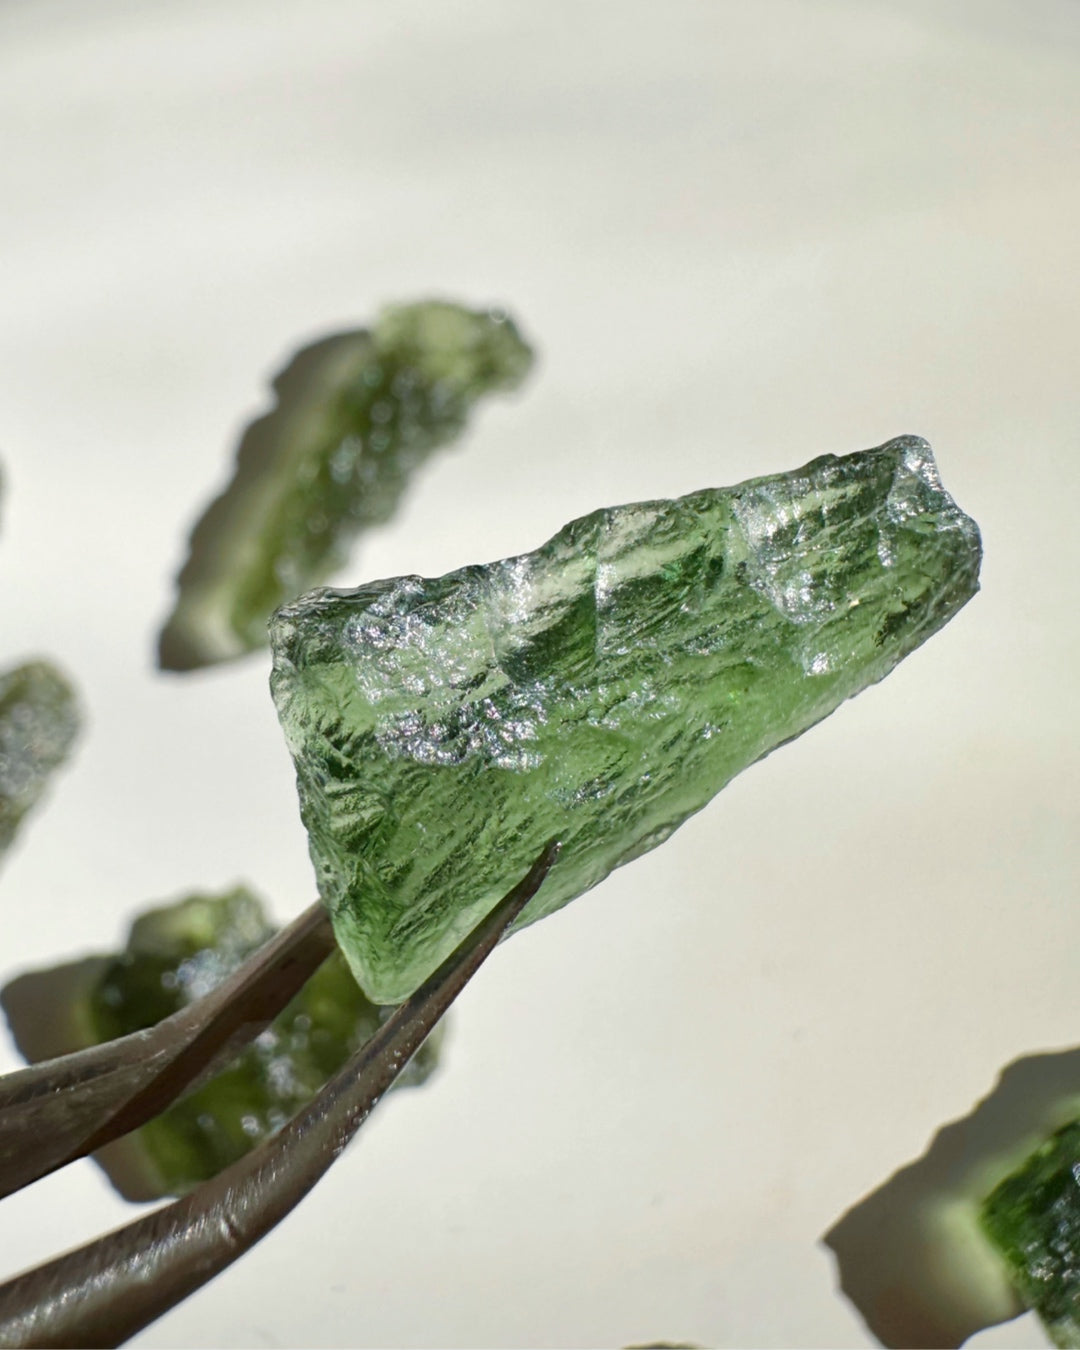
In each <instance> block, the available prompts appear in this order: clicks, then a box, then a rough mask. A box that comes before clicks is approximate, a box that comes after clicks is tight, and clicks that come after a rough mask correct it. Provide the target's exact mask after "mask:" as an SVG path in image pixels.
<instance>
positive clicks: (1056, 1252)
mask: <svg viewBox="0 0 1080 1350" xmlns="http://www.w3.org/2000/svg"><path fill="white" fill-rule="evenodd" d="M981 1218H982V1225H983V1229H984V1230H985V1232H986V1233H987V1235H988V1236H989V1238H990V1239H991V1241H992V1242H993V1243H994V1244H995V1246H996V1247H997V1248H998V1250H999V1251H1000V1252H1001V1254H1002V1255H1003V1256H1004V1258H1005V1261H1006V1263H1007V1265H1008V1268H1009V1274H1010V1276H1011V1277H1012V1282H1013V1284H1014V1285H1015V1286H1016V1289H1017V1291H1018V1292H1019V1294H1020V1296H1021V1297H1022V1298H1023V1300H1024V1302H1025V1303H1027V1304H1028V1306H1029V1307H1031V1308H1034V1309H1035V1311H1036V1312H1037V1313H1038V1314H1039V1317H1040V1318H1041V1319H1042V1321H1043V1323H1044V1325H1045V1326H1046V1329H1047V1331H1048V1332H1049V1333H1050V1336H1051V1337H1052V1339H1053V1341H1054V1344H1055V1345H1061V1346H1069V1347H1076V1346H1080V1121H1074V1122H1073V1123H1072V1124H1071V1125H1066V1126H1065V1127H1064V1128H1063V1129H1060V1130H1058V1131H1056V1133H1054V1134H1053V1135H1052V1136H1051V1137H1050V1138H1049V1139H1048V1140H1047V1141H1046V1142H1045V1143H1044V1144H1042V1145H1041V1146H1040V1147H1039V1148H1038V1149H1036V1150H1035V1152H1034V1153H1032V1154H1031V1155H1030V1156H1029V1157H1028V1158H1027V1160H1026V1161H1025V1162H1024V1163H1023V1164H1022V1166H1020V1167H1019V1168H1017V1170H1016V1171H1015V1172H1013V1173H1012V1174H1011V1175H1010V1176H1008V1177H1006V1178H1005V1179H1004V1180H1003V1181H1001V1182H999V1184H998V1185H997V1186H996V1187H995V1188H994V1190H993V1191H992V1192H991V1194H990V1195H989V1196H988V1197H987V1199H986V1200H985V1201H984V1202H983V1206H982V1214H981Z"/></svg>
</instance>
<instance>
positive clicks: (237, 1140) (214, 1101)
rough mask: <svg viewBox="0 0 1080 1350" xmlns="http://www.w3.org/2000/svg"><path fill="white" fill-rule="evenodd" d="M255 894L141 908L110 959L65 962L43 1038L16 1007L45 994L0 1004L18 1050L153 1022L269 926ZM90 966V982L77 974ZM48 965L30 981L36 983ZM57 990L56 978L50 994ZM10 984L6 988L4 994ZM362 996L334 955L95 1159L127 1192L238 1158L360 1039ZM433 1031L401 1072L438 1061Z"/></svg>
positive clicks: (207, 1172) (412, 1074)
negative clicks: (228, 1056) (198, 1077)
mask: <svg viewBox="0 0 1080 1350" xmlns="http://www.w3.org/2000/svg"><path fill="white" fill-rule="evenodd" d="M274 931H275V930H274V927H273V925H272V924H271V923H270V922H269V921H268V919H267V917H266V914H265V912H264V910H263V907H262V905H261V903H260V902H259V900H258V899H257V898H256V897H255V896H254V895H253V894H252V893H251V892H250V891H248V890H247V889H246V888H244V887H238V888H237V889H235V890H233V891H230V892H227V893H225V894H223V895H217V896H214V895H193V896H190V897H188V898H186V899H184V900H181V901H178V902H176V903H174V904H171V905H166V906H164V907H162V908H159V909H152V910H149V911H147V912H146V913H144V914H142V915H140V917H139V918H138V919H136V921H135V923H134V924H133V925H132V928H131V932H130V934H129V937H128V941H127V945H126V947H125V949H124V950H123V951H122V952H121V953H119V954H118V955H116V956H114V957H112V958H107V959H105V960H103V961H101V960H99V961H96V962H94V963H93V964H92V965H90V966H89V967H88V966H87V963H86V962H83V963H79V964H78V965H76V966H74V967H70V968H64V967H61V968H60V973H63V972H64V971H65V970H71V971H73V972H74V980H73V982H72V983H71V984H70V985H68V986H67V988H69V989H70V997H72V1000H73V1006H71V1007H70V1008H69V1009H68V1010H67V1012H66V1013H64V1012H62V1011H61V1010H58V1009H55V1008H54V1009H53V1011H52V1012H51V1013H50V1017H51V1018H52V1019H53V1022H54V1034H57V1033H58V1034H59V1035H61V1036H62V1037H63V1038H64V1044H63V1045H62V1046H59V1045H58V1044H57V1043H50V1044H48V1045H46V1044H44V1043H43V1042H42V1041H41V1040H40V1037H41V1029H40V1028H39V1027H37V1026H35V1027H33V1028H32V1029H29V1031H24V1030H23V1029H22V1028H21V1027H19V1026H15V1025H14V1024H15V1022H16V1021H18V1020H19V1018H18V1017H17V1016H15V1015H13V1006H15V1005H24V1006H25V1005H26V1004H27V1003H28V1002H29V1005H30V1011H29V1012H28V1013H26V1014H24V1017H29V1016H32V1015H33V1010H34V1008H35V1007H40V1006H41V1005H42V1004H43V1003H44V1002H45V998H44V997H43V994H44V991H42V992H40V993H38V995H37V997H36V998H35V997H33V991H30V994H29V996H28V995H27V994H26V993H24V994H23V995H22V997H21V998H17V999H13V998H12V993H11V991H5V1005H6V1006H7V1009H8V1015H9V1018H10V1019H11V1020H12V1023H13V1029H14V1031H15V1034H16V1038H17V1040H18V1041H19V1044H20V1048H24V1049H26V1048H29V1047H26V1046H24V1041H25V1040H27V1038H28V1037H29V1039H31V1040H32V1041H33V1042H34V1049H35V1051H36V1053H34V1054H32V1055H31V1058H34V1059H37V1058H42V1057H46V1056H51V1055H54V1054H58V1053H63V1052H67V1051H70V1050H74V1049H81V1048H83V1047H84V1046H87V1045H97V1044H100V1043H101V1042H102V1041H107V1040H112V1039H113V1038H115V1037H117V1036H124V1035H127V1034H128V1033H129V1032H133V1031H139V1030H141V1029H142V1028H144V1027H150V1026H153V1025H154V1024H155V1023H156V1022H159V1021H160V1020H161V1019H162V1018H163V1017H167V1016H169V1015H170V1014H171V1013H174V1012H176V1011H178V1010H179V1009H180V1008H182V1007H184V1006H185V1005H186V1004H188V1003H190V1002H191V1001H192V1000H194V999H196V998H199V997H201V996H202V995H203V994H205V993H208V992H209V991H210V990H211V989H212V988H213V987H214V986H215V985H217V984H218V983H220V981H221V980H223V979H224V978H225V977H226V976H227V975H228V974H229V973H230V972H231V971H233V970H234V969H235V968H236V967H237V966H238V965H239V964H240V963H241V962H242V961H243V960H244V958H245V957H246V956H248V955H249V954H250V953H251V952H252V951H254V950H255V948H256V947H258V946H260V945H261V944H262V943H263V942H265V941H266V940H267V939H268V938H269V937H270V936H272V934H273V932H274ZM87 970H88V972H89V978H87V974H86V973H85V972H86V971H87ZM51 975H53V972H45V973H43V974H39V975H37V976H34V977H23V981H24V982H25V981H26V979H27V978H33V979H35V980H37V981H38V983H39V984H40V982H41V981H42V980H45V979H48V978H49V977H50V976H51ZM64 987H65V986H64V984H63V982H60V983H58V984H56V985H54V986H53V989H52V997H53V1002H54V1003H55V1001H56V995H57V993H58V992H59V991H60V990H61V989H63V988H64ZM13 989H14V987H12V990H13ZM389 1011H390V1010H389V1009H385V1008H380V1007H376V1006H375V1005H374V1004H372V1003H371V1002H369V1001H368V999H366V998H365V997H364V995H363V993H362V992H361V990H360V989H359V987H358V986H357V983H356V981H355V980H354V979H353V977H352V975H351V974H350V972H349V968H348V966H347V965H346V964H345V961H344V960H343V958H342V957H341V956H340V955H339V954H338V953H336V952H335V953H334V954H333V955H331V956H330V957H329V958H328V959H327V960H326V961H325V962H324V963H323V964H322V966H320V967H319V969H318V970H317V971H316V973H315V974H314V975H313V976H312V977H311V979H310V980H308V982H307V984H305V985H304V987H303V989H302V990H301V991H300V993H299V994H297V996H296V997H295V998H294V999H293V1000H292V1002H291V1003H289V1004H288V1006H287V1007H286V1008H285V1010H284V1011H283V1012H282V1013H281V1014H280V1015H279V1016H278V1017H277V1018H276V1019H275V1020H274V1021H273V1022H272V1023H271V1024H270V1026H269V1027H268V1028H267V1029H266V1030H265V1031H264V1032H263V1033H262V1034H261V1035H260V1036H259V1037H258V1038H257V1039H256V1040H255V1041H254V1042H252V1044H251V1045H249V1046H248V1047H247V1048H246V1049H245V1050H243V1051H242V1052H241V1054H240V1055H239V1056H238V1057H237V1058H236V1059H235V1060H234V1061H233V1063H232V1064H230V1065H229V1066H228V1068H226V1069H224V1070H223V1071H222V1072H221V1073H219V1074H217V1075H216V1076H215V1077H214V1078H213V1079H212V1080H211V1081H209V1082H208V1083H206V1084H204V1085H203V1086H202V1087H198V1088H196V1089H195V1090H194V1091H193V1092H190V1093H188V1094H187V1095H186V1096H184V1097H183V1098H181V1099H180V1101H178V1102H176V1103H175V1104H174V1105H173V1106H171V1107H170V1108H169V1109H168V1110H167V1111H165V1112H164V1113H163V1114H162V1115H160V1116H158V1117H157V1118H156V1119H154V1120H152V1121H150V1122H149V1123H148V1124H146V1125H144V1126H143V1127H142V1128H141V1129H139V1130H137V1131H135V1132H134V1133H133V1134H131V1135H129V1136H127V1137H126V1138H125V1139H124V1140H121V1141H118V1143H117V1144H114V1145H110V1146H109V1148H108V1149H106V1150H104V1151H103V1156H102V1157H101V1159H100V1161H101V1162H102V1163H103V1164H104V1165H105V1167H106V1170H107V1171H108V1172H109V1174H110V1176H111V1177H112V1179H113V1181H114V1183H115V1184H116V1185H117V1186H118V1188H119V1189H120V1190H121V1191H122V1192H123V1193H124V1194H126V1195H128V1196H129V1197H130V1198H132V1199H140V1200H146V1199H154V1198H157V1197H159V1196H162V1195H181V1194H183V1193H184V1192H186V1191H189V1190H191V1188H192V1187H194V1186H197V1185H198V1184H199V1183H200V1182H201V1181H205V1180H206V1179H207V1178H209V1177H212V1176H215V1175H216V1174H217V1173H218V1172H220V1171H221V1170H222V1169H223V1168H224V1167H227V1166H229V1164H230V1163H233V1162H235V1161H236V1160H237V1159H238V1158H241V1157H243V1155H244V1154H245V1153H247V1152H248V1151H249V1150H250V1149H252V1148H254V1147H255V1145H256V1144H258V1143H259V1142H260V1141H261V1140H262V1139H264V1138H266V1137H267V1136H268V1135H270V1134H272V1133H274V1132H275V1131H276V1130H278V1129H280V1127H281V1126H282V1125H284V1124H285V1122H286V1121H287V1120H289V1119H291V1118H292V1116H294V1115H295V1114H296V1112H297V1111H299V1110H300V1109H301V1107H303V1106H304V1105H305V1104H306V1103H307V1102H308V1101H310V1100H311V1098H312V1097H313V1096H314V1095H315V1094H316V1093H317V1092H318V1091H319V1089H320V1088H321V1087H323V1085H324V1084H325V1083H326V1081H327V1080H328V1079H329V1078H330V1077H331V1076H332V1075H333V1074H334V1073H336V1072H337V1070H338V1069H340V1068H341V1066H342V1065H343V1064H344V1063H345V1061H346V1060H347V1059H348V1058H349V1056H350V1055H351V1054H352V1053H353V1052H354V1051H355V1050H357V1049H359V1047H360V1046H361V1045H363V1043H364V1042H365V1041H367V1040H368V1039H369V1038H370V1037H371V1036H372V1035H373V1034H374V1032H375V1031H377V1030H378V1028H379V1026H380V1025H381V1023H382V1022H383V1021H384V1020H385V1018H386V1016H387V1015H388V1013H389ZM440 1039H441V1031H438V1030H437V1031H436V1033H435V1034H434V1035H433V1036H431V1037H430V1038H429V1039H428V1040H427V1041H426V1042H425V1044H424V1045H423V1046H422V1047H421V1049H420V1050H419V1051H418V1052H417V1054H416V1055H415V1056H414V1058H413V1059H412V1061H411V1062H410V1064H409V1065H408V1066H407V1067H406V1069H405V1070H404V1072H403V1073H402V1074H401V1076H400V1077H399V1078H398V1080H397V1085H398V1086H410V1085H418V1084H420V1083H423V1082H425V1081H426V1079H427V1078H428V1077H429V1075H430V1074H431V1072H432V1070H433V1068H434V1067H435V1064H436V1062H437V1059H438V1051H439V1043H440Z"/></svg>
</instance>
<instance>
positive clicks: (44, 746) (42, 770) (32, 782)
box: [0, 661, 79, 853]
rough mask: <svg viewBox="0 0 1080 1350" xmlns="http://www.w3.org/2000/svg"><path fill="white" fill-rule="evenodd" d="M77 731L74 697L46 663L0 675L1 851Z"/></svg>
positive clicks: (31, 664)
mask: <svg viewBox="0 0 1080 1350" xmlns="http://www.w3.org/2000/svg"><path fill="white" fill-rule="evenodd" d="M78 729H79V713H78V707H77V704H76V701H75V693H74V691H73V690H72V688H71V685H70V684H68V682H67V680H66V679H65V678H64V676H63V675H61V674H60V672H59V671H58V670H57V669H56V668H55V667H54V666H52V665H50V664H49V663H48V662H47V661H28V662H27V663H26V664H25V665H21V666H16V667H15V668H14V669H13V670H8V671H4V672H2V673H0V853H3V852H4V850H5V849H6V848H7V847H8V845H9V844H10V843H11V841H12V839H13V838H14V836H15V831H16V830H17V829H18V827H19V823H20V821H21V820H22V818H23V816H25V815H26V813H27V812H28V811H29V810H31V808H32V807H33V806H34V805H35V803H36V802H37V800H38V798H39V797H40V796H41V794H42V793H43V792H44V791H45V788H46V786H47V785H48V782H49V779H50V777H51V776H52V774H53V771H54V770H55V769H57V768H59V767H60V765H61V764H62V763H63V762H64V760H65V759H67V756H68V752H69V750H70V749H71V746H72V743H73V741H74V740H75V735H76V733H77V731H78Z"/></svg>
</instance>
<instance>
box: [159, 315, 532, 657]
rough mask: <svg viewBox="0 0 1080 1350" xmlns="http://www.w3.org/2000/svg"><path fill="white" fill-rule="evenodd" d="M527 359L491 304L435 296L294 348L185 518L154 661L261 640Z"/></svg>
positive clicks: (524, 347) (221, 653)
mask: <svg viewBox="0 0 1080 1350" xmlns="http://www.w3.org/2000/svg"><path fill="white" fill-rule="evenodd" d="M531 364H532V352H531V350H530V348H529V346H528V344H527V343H526V342H525V340H524V339H523V338H522V336H521V334H520V332H519V331H518V329H517V327H516V325H515V324H514V322H513V320H512V319H510V318H509V317H508V316H507V315H506V314H505V313H503V312H502V311H501V310H491V309H484V310H471V309H467V308H465V307H464V306H462V305H456V304H451V303H449V302H446V301H435V300H433V301H427V302H425V303H421V304H412V305H401V306H396V307H393V308H388V309H386V310H384V311H383V312H382V314H380V316H379V317H378V319H377V320H376V322H375V324H374V325H373V326H372V327H371V329H370V330H368V329H358V330H355V331H351V332H347V333H339V334H336V335H334V336H333V337H329V338H325V339H323V340H322V341H320V342H316V343H314V344H312V345H311V346H309V347H306V348H304V349H303V350H302V351H301V352H299V353H298V354H297V355H296V357H295V358H294V359H293V361H292V362H291V363H290V365H289V366H288V367H287V369H285V370H284V371H283V372H282V373H281V374H280V375H279V376H278V377H277V378H276V379H275V381H274V391H275V393H276V395H277V406H276V407H275V408H274V409H273V411H271V412H270V413H269V414H267V416H265V417H262V418H260V419H259V420H258V421H256V422H254V423H252V424H251V426H250V427H249V428H248V429H247V431H246V433H245V434H244V437H243V439H242V441H241V443H240V448H239V451H238V453H237V460H236V471H235V473H234V475H233V479H232V481H231V483H230V484H229V486H228V488H227V489H226V490H225V492H224V493H223V494H222V495H221V496H220V497H219V498H218V499H217V500H216V501H215V502H213V503H212V504H211V506H210V507H209V508H208V510H207V511H206V513H205V514H204V515H203V517H202V519H201V520H200V521H199V523H198V525H197V526H196V527H195V531H194V533H193V534H192V537H191V551H190V556H189V558H188V561H187V563H186V564H185V566H184V569H183V571H182V572H181V573H180V577H179V582H178V585H179V594H178V596H177V600H176V606H175V608H174V610H173V613H172V614H171V616H170V617H169V619H168V622H167V623H166V625H165V627H164V629H163V631H162V633H161V637H160V641H159V660H160V664H161V666H162V667H163V668H164V669H166V670H188V669H193V668H195V667H198V666H206V665H210V664H212V663H214V662H218V661H227V660H230V659H231V658H234V657H237V656H241V655H243V653H244V652H247V651H251V650H253V649H255V648H258V647H265V646H266V640H267V638H266V621H267V619H268V618H269V617H270V614H271V613H272V612H273V610H274V609H276V608H277V606H278V605H281V604H283V603H284V602H285V601H287V600H291V599H293V598H294V597H295V596H297V595H299V594H300V593H301V591H304V590H307V589H308V588H310V587H311V586H315V585H318V584H319V583H320V582H322V581H325V580H326V578H327V577H328V576H329V575H330V573H331V572H332V571H333V570H334V569H335V568H336V567H339V566H341V564H342V563H343V562H344V561H345V559H346V558H347V556H348V551H349V549H350V547H351V545H352V543H353V541H354V540H355V538H356V537H357V535H359V534H361V533H362V532H363V531H365V530H367V529H370V528H371V527H372V526H375V525H380V524H382V523H384V522H385V521H387V520H389V519H390V517H391V516H392V515H393V514H394V511H395V510H396V509H397V506H398V502H399V501H400V499H401V497H402V495H403V494H404V492H405V489H406V487H407V486H408V483H409V481H410V479H411V477H412V475H413V474H414V472H415V471H416V470H417V469H418V468H419V467H420V465H421V464H423V463H424V461H425V460H427V459H428V458H429V457H430V456H431V455H432V454H433V453H434V451H436V450H437V449H439V448H440V447H441V446H444V445H449V444H450V443H451V442H452V441H454V440H456V439H457V438H458V437H459V436H460V435H461V433H462V432H463V431H464V429H465V425H466V422H467V420H468V417H469V414H470V412H471V410H472V407H473V405H474V404H475V403H477V402H478V401H479V400H480V399H482V398H483V397H484V396H485V395H487V394H489V393H494V392H497V391H499V390H510V389H514V388H516V387H517V386H518V385H519V384H520V383H521V381H522V380H523V379H524V378H525V376H526V374H527V373H528V371H529V368H530V366H531Z"/></svg>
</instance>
